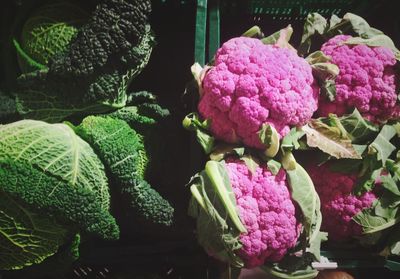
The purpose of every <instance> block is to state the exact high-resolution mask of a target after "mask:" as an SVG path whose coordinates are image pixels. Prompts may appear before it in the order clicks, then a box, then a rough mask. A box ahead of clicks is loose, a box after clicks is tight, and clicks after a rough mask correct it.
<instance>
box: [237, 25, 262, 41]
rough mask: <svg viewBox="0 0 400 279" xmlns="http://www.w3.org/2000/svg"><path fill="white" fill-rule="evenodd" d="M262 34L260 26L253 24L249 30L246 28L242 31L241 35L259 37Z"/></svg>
mask: <svg viewBox="0 0 400 279" xmlns="http://www.w3.org/2000/svg"><path fill="white" fill-rule="evenodd" d="M262 35H263V33H262V32H261V29H260V27H258V26H257V25H255V26H253V27H251V28H250V29H249V30H247V31H246V32H244V33H243V34H242V37H249V38H259V37H261V36H262Z"/></svg>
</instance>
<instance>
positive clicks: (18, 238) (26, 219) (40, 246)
mask: <svg viewBox="0 0 400 279" xmlns="http://www.w3.org/2000/svg"><path fill="white" fill-rule="evenodd" d="M0 223H1V226H0V270H9V269H21V268H23V267H25V266H29V265H32V264H38V263H41V262H42V261H43V260H45V259H46V258H48V257H49V256H51V255H53V254H55V253H56V252H57V251H58V248H59V246H60V245H62V244H63V243H64V241H66V239H67V238H68V229H67V228H66V227H65V226H64V225H60V224H59V223H58V222H56V218H53V217H50V216H49V215H48V214H41V213H40V212H39V211H38V210H34V209H33V208H31V207H29V206H28V205H25V204H23V203H21V202H20V201H18V199H15V198H13V197H11V196H10V195H8V194H6V193H5V192H3V191H2V189H1V187H0Z"/></svg>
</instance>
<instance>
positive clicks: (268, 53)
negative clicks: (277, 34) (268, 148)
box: [198, 37, 318, 148]
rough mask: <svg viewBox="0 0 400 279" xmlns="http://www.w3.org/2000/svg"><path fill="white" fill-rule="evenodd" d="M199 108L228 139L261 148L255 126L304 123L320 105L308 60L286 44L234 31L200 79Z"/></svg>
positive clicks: (285, 129)
mask: <svg viewBox="0 0 400 279" xmlns="http://www.w3.org/2000/svg"><path fill="white" fill-rule="evenodd" d="M202 89H203V91H202V92H203V94H202V96H201V100H200V102H199V105H198V110H199V112H200V114H201V115H202V116H203V117H204V118H207V119H211V131H212V133H213V134H214V136H215V137H216V138H218V139H221V140H224V141H226V142H230V143H235V142H243V143H244V144H246V145H248V146H251V147H257V148H263V147H264V146H263V145H262V143H261V142H260V140H259V138H258V134H257V132H258V131H259V130H260V129H261V127H262V124H264V123H268V124H270V125H272V126H273V127H274V128H275V129H276V130H277V131H278V133H279V134H280V135H281V136H284V135H286V134H287V133H288V131H289V130H290V127H291V126H300V125H303V124H305V123H306V122H307V121H308V120H309V119H310V118H311V116H312V115H313V113H314V111H316V109H317V105H318V89H317V87H316V86H314V78H313V75H312V70H311V67H310V65H309V64H308V63H307V62H306V61H305V60H304V59H303V58H300V57H299V56H298V55H297V53H296V52H295V51H293V50H290V49H287V48H280V47H277V46H273V45H265V44H263V43H262V42H261V41H260V40H258V39H253V38H247V37H238V38H234V39H231V40H229V41H227V42H226V43H224V44H223V45H222V47H221V48H220V49H219V50H218V51H217V53H216V55H215V63H214V66H213V67H212V68H211V69H210V70H209V71H208V72H207V73H206V75H205V77H204V79H203V82H202Z"/></svg>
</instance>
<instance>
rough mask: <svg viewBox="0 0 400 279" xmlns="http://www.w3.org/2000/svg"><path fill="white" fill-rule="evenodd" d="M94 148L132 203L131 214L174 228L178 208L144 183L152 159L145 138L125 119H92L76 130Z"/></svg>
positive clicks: (87, 119)
mask: <svg viewBox="0 0 400 279" xmlns="http://www.w3.org/2000/svg"><path fill="white" fill-rule="evenodd" d="M75 130H76V133H77V134H79V135H80V136H81V137H82V138H84V139H85V140H86V141H87V142H88V143H90V145H91V146H92V147H93V148H94V150H95V151H96V153H97V154H98V156H99V157H100V158H101V160H102V161H103V163H104V164H105V165H106V167H107V169H108V170H109V172H110V174H111V176H112V177H113V179H114V180H115V181H116V184H117V185H116V186H117V189H118V191H119V192H120V193H121V194H122V196H123V197H124V200H125V202H126V203H128V204H129V208H128V210H129V211H130V214H132V211H133V213H139V215H140V216H142V217H143V218H144V219H146V220H148V221H150V222H154V223H158V224H165V225H171V224H172V218H173V212H174V209H173V208H172V207H171V205H170V204H169V203H168V201H166V200H165V199H163V198H162V197H161V196H160V194H159V193H158V192H157V191H155V190H154V189H153V188H151V186H150V184H148V183H147V182H146V181H145V180H144V176H145V172H146V168H147V163H148V157H147V154H146V150H145V148H144V144H143V142H142V138H141V136H140V135H139V134H137V133H136V132H135V131H134V130H133V129H131V128H130V126H129V125H128V124H127V123H126V122H125V121H123V120H120V119H114V118H111V117H107V116H105V117H102V116H89V117H86V118H85V119H84V120H83V121H82V123H81V124H80V125H79V126H78V127H77V128H76V129H75Z"/></svg>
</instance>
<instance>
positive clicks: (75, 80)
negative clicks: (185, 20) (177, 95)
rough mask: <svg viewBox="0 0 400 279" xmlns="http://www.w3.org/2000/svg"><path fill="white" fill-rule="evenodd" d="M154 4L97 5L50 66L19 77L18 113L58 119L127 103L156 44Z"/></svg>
mask: <svg viewBox="0 0 400 279" xmlns="http://www.w3.org/2000/svg"><path fill="white" fill-rule="evenodd" d="M150 10H151V4H150V1H139V0H135V1H126V0H123V1H115V0H105V1H103V2H102V3H101V4H99V5H97V7H96V9H95V10H94V11H93V12H92V14H91V15H90V17H89V18H86V19H85V22H86V23H85V24H84V25H83V26H82V27H80V28H78V32H77V33H76V35H75V36H74V37H73V38H72V39H71V41H70V42H69V44H68V45H67V46H66V49H65V51H62V52H57V53H56V54H55V55H54V56H52V57H51V58H50V60H51V62H49V65H48V69H47V70H42V71H36V72H33V73H28V74H25V75H22V76H21V77H20V78H19V81H18V88H17V90H16V92H15V94H16V96H17V104H18V111H19V112H20V114H22V115H23V116H24V117H25V118H35V119H39V120H46V121H49V122H50V121H51V122H58V121H61V120H63V119H65V118H66V117H68V116H71V115H76V114H78V115H79V114H84V115H85V114H90V113H102V112H107V111H111V110H115V109H117V108H121V107H123V106H125V104H126V101H127V96H126V95H127V94H126V90H127V87H128V86H129V84H130V82H131V81H132V79H133V78H134V77H135V76H136V75H138V74H139V73H140V72H141V71H142V69H143V68H144V67H145V66H146V65H147V62H148V60H149V58H150V54H151V51H152V47H153V44H154V36H153V34H152V31H151V28H150V26H149V24H148V14H149V13H150ZM55 15H57V14H55ZM116 15H118V17H119V20H118V21H115V20H114V18H115V16H116ZM111 27H112V28H111ZM46 34H47V35H49V34H48V33H46Z"/></svg>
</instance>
